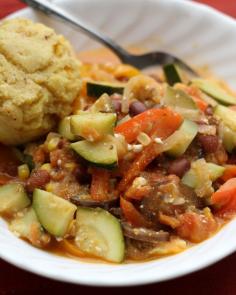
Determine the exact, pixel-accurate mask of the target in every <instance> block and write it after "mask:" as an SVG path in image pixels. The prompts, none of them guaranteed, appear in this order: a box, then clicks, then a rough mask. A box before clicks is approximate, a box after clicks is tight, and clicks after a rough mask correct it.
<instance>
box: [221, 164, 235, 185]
mask: <svg viewBox="0 0 236 295" xmlns="http://www.w3.org/2000/svg"><path fill="white" fill-rule="evenodd" d="M224 168H225V171H224V174H223V175H222V176H221V179H222V180H223V181H227V180H229V179H230V178H234V177H236V165H226V166H224Z"/></svg>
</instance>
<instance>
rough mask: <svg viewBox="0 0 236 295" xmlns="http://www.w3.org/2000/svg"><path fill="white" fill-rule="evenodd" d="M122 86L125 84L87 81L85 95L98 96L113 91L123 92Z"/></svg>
mask: <svg viewBox="0 0 236 295" xmlns="http://www.w3.org/2000/svg"><path fill="white" fill-rule="evenodd" d="M124 88H125V85H124V84H121V83H120V84H119V83H109V82H87V95H88V96H91V97H95V98H99V97H100V96H101V95H102V94H104V93H107V94H108V95H112V94H114V93H119V94H123V92H124Z"/></svg>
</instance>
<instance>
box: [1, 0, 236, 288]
mask: <svg viewBox="0 0 236 295" xmlns="http://www.w3.org/2000/svg"><path fill="white" fill-rule="evenodd" d="M53 1H54V2H57V1H58V0H53ZM64 1H66V0H64ZM64 1H63V2H64ZM74 1H76V0H74ZM90 1H94V2H98V0H90ZM107 1H109V0H107ZM114 1H115V0H114ZM137 1H139V2H143V1H144V0H129V2H133V3H135V2H137ZM148 1H152V2H169V3H170V4H172V3H177V2H178V5H179V6H183V7H185V8H187V9H195V10H197V11H198V13H206V14H208V15H210V16H211V17H215V18H217V19H218V20H219V21H222V22H224V23H228V24H229V25H231V26H234V28H235V29H236V21H235V20H234V19H233V18H232V17H230V16H227V15H225V14H223V13H221V12H218V11H217V10H216V9H214V8H211V7H209V6H207V5H205V4H200V3H196V2H192V1H183V0H148ZM61 2H62V1H61ZM26 11H31V8H23V9H21V10H19V11H17V12H15V13H12V14H10V15H8V16H7V17H6V18H5V19H7V18H13V17H14V18H15V17H20V16H21V15H22V13H24V12H26ZM230 224H232V221H231V222H229V224H227V225H226V226H225V228H226V227H228V226H230ZM216 235H218V234H216ZM213 238H214V237H212V238H210V239H213ZM207 241H208V240H206V241H204V242H202V243H200V244H199V245H202V244H203V243H207ZM195 247H198V245H196V246H194V247H192V248H190V249H193V248H195ZM190 249H187V250H185V251H184V252H187V251H190ZM235 250H236V243H235V244H231V245H227V248H225V249H224V251H222V252H214V254H212V253H211V255H209V257H208V259H207V260H204V259H202V260H199V261H197V262H195V263H194V265H190V264H189V265H188V267H185V268H184V269H181V270H180V271H179V272H178V273H170V274H167V275H165V276H164V277H162V278H161V279H157V276H155V274H153V275H152V276H145V275H144V276H143V278H139V280H138V281H137V278H135V277H134V278H132V279H130V278H126V280H125V281H122V282H121V281H116V280H115V279H113V281H106V280H105V279H104V280H103V281H98V280H96V279H94V278H90V277H88V278H82V279H81V278H79V279H75V278H74V277H71V276H70V275H69V274H66V275H62V274H55V273H53V271H52V270H50V269H47V268H45V269H44V270H43V272H42V270H41V269H40V268H37V266H35V265H33V264H30V263H28V262H25V261H24V260H21V258H20V257H19V256H18V257H17V258H16V257H15V256H14V257H12V256H11V254H10V253H8V252H5V251H4V250H2V248H1V247H0V257H1V258H2V259H3V260H5V261H7V262H9V263H11V264H12V265H15V266H16V267H18V268H20V269H23V270H26V271H29V272H32V273H34V274H37V275H39V276H43V277H46V278H50V279H53V280H57V281H62V282H67V283H74V284H82V285H87V286H100V287H105V286H107V287H115V286H118V287H123V286H138V285H145V284H150V283H156V282H161V281H167V280H170V279H174V278H178V277H181V276H183V275H186V274H190V273H193V272H195V271H197V270H201V269H203V268H205V267H207V266H210V265H212V264H213V263H216V262H217V261H219V260H221V259H222V258H224V257H226V256H228V255H230V254H232V253H233V252H234V251H235ZM175 255H180V254H175ZM163 259H165V258H163ZM78 263H79V262H78ZM144 263H145V264H146V263H149V262H144Z"/></svg>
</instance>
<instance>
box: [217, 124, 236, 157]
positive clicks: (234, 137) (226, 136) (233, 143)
mask: <svg viewBox="0 0 236 295" xmlns="http://www.w3.org/2000/svg"><path fill="white" fill-rule="evenodd" d="M220 134H221V139H222V142H223V146H224V148H225V149H226V150H227V152H228V153H232V151H233V150H234V148H235V147H236V132H234V131H233V130H232V129H230V128H229V127H227V126H225V125H224V124H222V126H220Z"/></svg>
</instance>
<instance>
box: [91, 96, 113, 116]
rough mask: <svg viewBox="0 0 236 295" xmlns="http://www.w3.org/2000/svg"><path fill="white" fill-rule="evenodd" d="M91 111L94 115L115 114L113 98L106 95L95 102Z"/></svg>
mask: <svg viewBox="0 0 236 295" xmlns="http://www.w3.org/2000/svg"><path fill="white" fill-rule="evenodd" d="M89 111H90V112H93V113H98V112H102V113H115V108H114V105H113V103H112V99H111V97H110V96H109V95H107V94H106V93H105V94H103V95H102V96H100V97H99V98H98V99H97V100H96V101H95V103H94V104H93V105H92V106H91V107H90V108H89Z"/></svg>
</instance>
